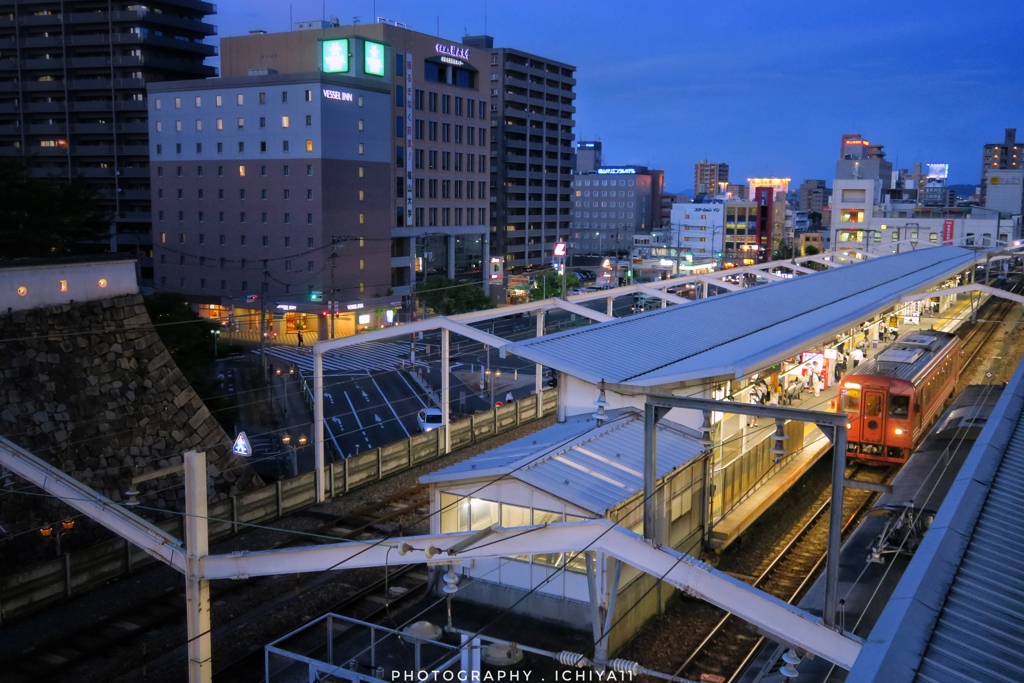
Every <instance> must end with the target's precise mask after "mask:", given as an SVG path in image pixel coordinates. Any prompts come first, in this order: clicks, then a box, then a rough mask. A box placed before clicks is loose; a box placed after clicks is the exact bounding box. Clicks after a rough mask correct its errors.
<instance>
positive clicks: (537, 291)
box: [530, 270, 580, 301]
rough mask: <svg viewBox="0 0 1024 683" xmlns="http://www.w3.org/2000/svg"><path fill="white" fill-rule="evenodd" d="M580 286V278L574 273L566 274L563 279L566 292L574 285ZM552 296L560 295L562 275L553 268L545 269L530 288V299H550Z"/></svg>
mask: <svg viewBox="0 0 1024 683" xmlns="http://www.w3.org/2000/svg"><path fill="white" fill-rule="evenodd" d="M579 286H580V279H579V278H578V277H576V276H575V275H572V274H570V275H568V276H566V279H565V290H566V291H567V292H568V291H569V290H570V289H572V288H574V287H579ZM553 296H562V276H561V275H559V274H558V273H556V272H554V271H553V270H549V271H545V272H544V274H543V275H542V276H540V277H538V278H537V279H536V280H534V282H533V287H532V288H531V289H530V301H540V300H541V299H550V298H551V297H553Z"/></svg>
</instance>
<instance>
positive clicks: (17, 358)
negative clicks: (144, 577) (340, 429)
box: [0, 295, 262, 569]
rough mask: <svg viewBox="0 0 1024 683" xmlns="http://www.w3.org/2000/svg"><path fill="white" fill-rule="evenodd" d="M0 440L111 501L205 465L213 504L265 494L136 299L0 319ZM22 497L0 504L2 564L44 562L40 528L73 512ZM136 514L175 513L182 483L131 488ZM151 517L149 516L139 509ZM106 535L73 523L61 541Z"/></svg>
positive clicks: (46, 549) (28, 494) (26, 492)
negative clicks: (191, 463)
mask: <svg viewBox="0 0 1024 683" xmlns="http://www.w3.org/2000/svg"><path fill="white" fill-rule="evenodd" d="M0 434H2V435H3V436H4V437H6V438H8V439H10V440H11V441H13V442H15V443H17V444H19V445H20V446H22V447H23V448H25V449H27V450H29V451H31V452H32V453H34V454H35V455H37V456H38V457H40V458H43V459H45V460H47V461H49V462H51V463H53V464H54V465H58V466H60V467H61V468H62V470H63V471H64V472H66V473H68V474H70V475H71V476H73V477H75V478H76V479H78V480H79V481H81V482H82V483H84V484H86V485H88V486H90V487H92V488H94V489H96V490H97V491H99V492H100V493H102V494H103V495H105V496H107V497H108V498H110V499H111V500H113V501H121V500H122V498H123V497H124V491H126V490H127V489H128V488H129V487H128V484H129V482H130V480H131V478H132V477H133V476H136V475H138V474H143V473H146V472H151V471H153V470H154V469H158V468H162V467H167V466H169V465H175V464H180V462H181V457H180V454H181V453H182V452H184V451H187V450H190V449H196V450H200V451H202V450H205V451H207V453H208V456H209V462H210V467H209V473H210V479H211V492H210V493H211V495H210V500H211V502H216V501H220V500H227V499H228V498H230V497H231V496H233V495H235V494H237V493H241V492H244V491H248V490H251V489H254V488H257V487H259V486H262V481H261V480H260V479H259V477H258V476H257V475H256V474H255V473H254V472H253V471H252V469H251V468H250V467H249V466H248V465H247V464H246V463H245V462H244V461H242V460H240V459H239V458H236V457H235V456H233V455H232V454H231V452H230V444H231V440H230V438H229V437H228V435H227V434H226V433H225V432H224V430H223V429H222V428H221V426H220V424H219V423H218V422H217V420H216V419H215V418H214V417H213V416H212V415H211V414H210V411H209V410H208V409H207V408H206V406H205V405H203V402H202V400H200V398H199V397H198V396H197V395H196V393H195V391H193V389H192V387H191V386H190V385H189V383H188V380H186V379H185V377H184V376H183V375H182V374H181V371H180V370H179V369H178V367H177V365H176V364H175V363H174V360H173V359H172V358H171V355H170V353H169V352H168V351H167V349H166V348H165V347H164V345H163V342H161V340H160V337H159V336H158V335H157V332H156V329H155V328H154V327H153V324H152V321H151V320H150V318H149V315H148V313H147V312H146V308H145V306H144V304H143V302H142V297H140V296H138V295H132V296H123V297H118V298H115V299H107V300H103V301H94V302H88V303H71V304H67V305H61V306H53V307H49V308H41V309H36V310H32V311H23V312H13V313H9V314H6V315H0ZM14 488H15V489H17V490H23V492H22V493H13V494H10V495H0V523H2V524H3V526H4V527H5V528H6V530H7V532H8V534H7V537H6V540H4V539H3V537H0V550H2V551H3V552H0V558H2V559H0V564H2V565H3V567H4V568H6V569H9V568H10V566H9V565H11V564H13V565H17V564H19V563H21V562H25V561H31V560H34V559H40V558H41V557H52V556H53V555H52V553H53V552H54V548H53V547H51V546H52V543H53V541H52V540H51V541H47V540H46V539H43V538H41V536H40V535H39V533H38V531H37V530H38V528H39V527H40V526H42V525H45V524H49V523H54V522H59V521H60V520H61V519H62V518H63V517H64V515H66V514H77V513H73V511H71V510H70V509H68V508H67V507H66V506H64V505H63V504H61V503H60V501H56V500H54V499H52V498H49V497H46V496H40V495H33V494H39V493H40V492H39V490H38V489H34V488H27V487H26V484H25V483H24V482H21V481H17V480H15V483H14ZM140 490H141V491H142V492H143V495H142V496H141V497H140V502H141V503H142V505H141V506H140V508H136V511H137V512H138V513H140V514H142V515H143V516H148V517H151V518H160V517H161V516H162V515H161V513H160V510H164V509H166V510H182V509H184V492H183V488H182V485H181V475H180V474H179V475H172V476H167V477H161V478H157V479H153V480H150V481H146V482H144V483H143V484H142V485H141V486H140ZM147 508H148V509H147ZM105 535H107V532H105V531H104V530H102V529H100V528H98V527H97V526H96V525H94V524H92V523H91V522H89V521H88V520H85V519H83V518H79V519H78V522H77V523H76V528H75V530H74V532H73V533H71V534H68V535H67V536H66V537H65V538H64V539H62V543H63V544H64V546H65V548H66V547H67V546H68V545H72V546H78V545H83V544H88V543H91V542H95V541H96V540H99V539H100V538H103V537H104V536H105Z"/></svg>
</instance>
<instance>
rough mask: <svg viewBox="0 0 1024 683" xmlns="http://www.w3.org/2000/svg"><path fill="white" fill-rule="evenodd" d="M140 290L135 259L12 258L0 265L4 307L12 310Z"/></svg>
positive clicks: (0, 308)
mask: <svg viewBox="0 0 1024 683" xmlns="http://www.w3.org/2000/svg"><path fill="white" fill-rule="evenodd" d="M22 288H24V289H22ZM138 293H139V285H138V281H137V280H136V278H135V261H134V259H125V260H99V261H84V262H81V263H74V262H68V261H66V260H63V259H60V260H57V259H55V260H54V261H53V262H52V263H45V262H44V263H40V262H39V261H38V260H32V261H29V262H26V263H25V264H24V265H20V264H19V263H18V262H17V261H9V262H5V263H4V264H3V267H0V311H6V312H8V313H11V312H13V311H27V310H31V309H34V308H41V307H43V306H57V305H60V304H69V303H71V302H72V301H79V302H81V301H96V300H98V299H111V298H114V297H118V296H126V295H130V294H138Z"/></svg>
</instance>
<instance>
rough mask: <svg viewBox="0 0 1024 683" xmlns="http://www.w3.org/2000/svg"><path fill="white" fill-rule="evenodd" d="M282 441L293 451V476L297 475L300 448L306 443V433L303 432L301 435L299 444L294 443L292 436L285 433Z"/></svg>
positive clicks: (291, 459)
mask: <svg viewBox="0 0 1024 683" xmlns="http://www.w3.org/2000/svg"><path fill="white" fill-rule="evenodd" d="M281 443H283V444H284V445H285V446H286V447H287V448H288V450H289V451H290V452H291V458H290V464H291V476H293V477H294V476H297V475H298V474H299V449H300V448H302V447H303V446H305V445H306V435H305V434H303V435H302V436H300V437H299V442H298V444H297V445H293V444H292V437H291V436H289V435H288V434H285V435H284V436H282V437H281Z"/></svg>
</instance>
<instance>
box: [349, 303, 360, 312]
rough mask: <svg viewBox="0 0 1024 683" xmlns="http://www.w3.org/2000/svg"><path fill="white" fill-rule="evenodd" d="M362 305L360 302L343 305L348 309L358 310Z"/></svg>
mask: <svg viewBox="0 0 1024 683" xmlns="http://www.w3.org/2000/svg"><path fill="white" fill-rule="evenodd" d="M362 307H363V305H362V304H348V305H347V306H345V308H347V309H348V310H350V311H358V310H359V309H360V308H362Z"/></svg>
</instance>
